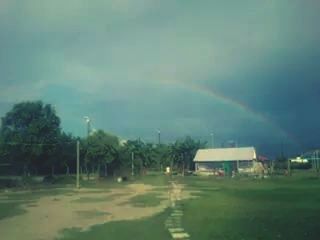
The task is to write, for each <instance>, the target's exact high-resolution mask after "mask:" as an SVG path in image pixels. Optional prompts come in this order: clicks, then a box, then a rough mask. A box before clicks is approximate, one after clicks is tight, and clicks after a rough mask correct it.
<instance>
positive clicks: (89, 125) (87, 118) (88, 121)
mask: <svg viewBox="0 0 320 240" xmlns="http://www.w3.org/2000/svg"><path fill="white" fill-rule="evenodd" d="M83 118H84V120H85V121H86V123H87V137H89V136H90V131H91V129H90V128H91V119H90V118H89V117H88V116H84V117H83Z"/></svg>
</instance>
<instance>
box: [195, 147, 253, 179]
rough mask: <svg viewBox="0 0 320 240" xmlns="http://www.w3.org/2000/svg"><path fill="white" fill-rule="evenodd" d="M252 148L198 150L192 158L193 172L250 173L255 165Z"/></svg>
mask: <svg viewBox="0 0 320 240" xmlns="http://www.w3.org/2000/svg"><path fill="white" fill-rule="evenodd" d="M256 158H257V155H256V150H255V148H254V147H240V148H213V149H199V150H198V151H197V153H196V156H195V158H194V160H193V161H194V163H195V171H196V172H198V173H208V174H216V175H218V174H221V173H222V174H227V175H231V174H232V172H238V173H252V172H254V168H255V163H256V161H255V160H256Z"/></svg>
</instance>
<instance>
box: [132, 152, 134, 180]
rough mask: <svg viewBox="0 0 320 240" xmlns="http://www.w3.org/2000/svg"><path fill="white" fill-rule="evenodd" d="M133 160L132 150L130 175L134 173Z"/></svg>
mask: <svg viewBox="0 0 320 240" xmlns="http://www.w3.org/2000/svg"><path fill="white" fill-rule="evenodd" d="M133 160H134V152H131V176H133V175H134V165H133Z"/></svg>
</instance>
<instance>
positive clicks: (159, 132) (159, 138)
mask: <svg viewBox="0 0 320 240" xmlns="http://www.w3.org/2000/svg"><path fill="white" fill-rule="evenodd" d="M157 132H158V145H160V143H161V131H160V130H159V129H158V130H157Z"/></svg>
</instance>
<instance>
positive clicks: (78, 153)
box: [76, 140, 80, 188]
mask: <svg viewBox="0 0 320 240" xmlns="http://www.w3.org/2000/svg"><path fill="white" fill-rule="evenodd" d="M79 172H80V142H79V140H78V141H77V185H76V187H77V188H80V184H79V180H80V178H79Z"/></svg>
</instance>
